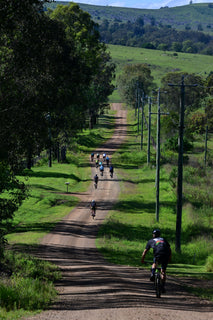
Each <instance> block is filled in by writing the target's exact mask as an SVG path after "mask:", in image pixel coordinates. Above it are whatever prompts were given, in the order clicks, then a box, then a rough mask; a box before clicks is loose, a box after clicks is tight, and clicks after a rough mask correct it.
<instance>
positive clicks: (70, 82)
mask: <svg viewBox="0 0 213 320" xmlns="http://www.w3.org/2000/svg"><path fill="white" fill-rule="evenodd" d="M45 2H51V1H42V0H24V1H23V0H1V1H0V21H1V24H0V179H1V186H0V188H1V189H0V191H1V199H0V210H1V217H0V236H1V239H2V242H3V239H4V233H5V232H6V231H5V230H6V229H7V228H6V227H5V226H6V223H7V221H8V219H10V218H12V215H13V212H14V210H16V209H17V207H18V206H19V205H20V204H21V201H22V200H23V199H24V198H25V196H26V190H25V187H24V186H23V184H22V183H20V182H18V181H17V179H16V178H15V176H14V172H17V170H18V169H19V168H20V162H21V161H22V160H23V159H27V165H28V167H29V168H30V167H31V163H32V158H33V157H34V156H35V155H38V154H39V153H40V152H41V151H42V150H44V149H46V148H49V147H50V144H55V145H57V146H58V145H60V144H61V145H63V144H64V143H68V141H69V139H70V138H71V137H72V136H73V135H75V134H76V133H77V132H78V131H79V130H82V129H83V128H84V127H85V126H86V125H87V123H88V122H89V121H88V117H89V116H90V117H91V116H92V117H91V121H90V122H92V121H93V122H94V119H95V117H96V116H97V114H98V113H99V111H100V110H101V109H102V108H103V106H104V105H105V104H106V103H107V97H108V95H109V94H110V93H111V92H112V90H113V87H112V85H111V80H112V78H113V75H114V68H115V67H114V64H112V63H111V58H110V55H109V54H108V53H107V51H106V47H105V45H104V44H102V43H101V42H100V40H99V32H98V30H97V26H96V24H95V23H94V22H93V21H92V20H91V18H90V16H89V14H88V13H85V12H83V11H82V10H81V9H80V8H79V6H78V5H77V4H74V3H71V4H70V5H69V6H66V8H65V7H64V6H59V7H58V9H56V10H55V12H49V14H47V13H45V12H44V10H43V5H44V3H45ZM50 133H51V135H50ZM50 138H51V141H50ZM13 189H16V192H15V191H14V192H13V193H11V198H10V199H9V198H8V192H10V190H13ZM12 194H13V195H12ZM21 194H22V196H21ZM4 195H5V197H4ZM9 201H11V205H8V204H9ZM5 228H6V229H5ZM1 239H0V240H1Z"/></svg>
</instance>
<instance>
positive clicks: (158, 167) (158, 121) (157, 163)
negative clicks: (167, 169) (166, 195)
mask: <svg viewBox="0 0 213 320" xmlns="http://www.w3.org/2000/svg"><path fill="white" fill-rule="evenodd" d="M159 180H160V88H159V89H158V112H157V154H156V209H155V214H156V221H157V222H159V193H160V192H159V186H160V184H159V183H160V181H159Z"/></svg>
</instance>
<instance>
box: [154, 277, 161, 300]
mask: <svg viewBox="0 0 213 320" xmlns="http://www.w3.org/2000/svg"><path fill="white" fill-rule="evenodd" d="M155 292H156V297H157V298H160V297H161V278H160V274H159V273H157V274H156V275H155Z"/></svg>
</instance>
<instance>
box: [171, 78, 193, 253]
mask: <svg viewBox="0 0 213 320" xmlns="http://www.w3.org/2000/svg"><path fill="white" fill-rule="evenodd" d="M168 85H169V86H173V87H174V86H178V87H180V88H181V99H180V115H179V139H178V182H177V217H176V252H181V224H182V201H183V200H182V199H183V135H184V112H185V105H184V103H185V87H186V85H185V83H184V76H182V79H181V85H175V84H171V83H169V84H168ZM195 86H197V84H194V85H187V87H195Z"/></svg>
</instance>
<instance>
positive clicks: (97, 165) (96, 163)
mask: <svg viewBox="0 0 213 320" xmlns="http://www.w3.org/2000/svg"><path fill="white" fill-rule="evenodd" d="M95 166H96V168H98V167H99V162H98V160H96V161H95Z"/></svg>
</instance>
